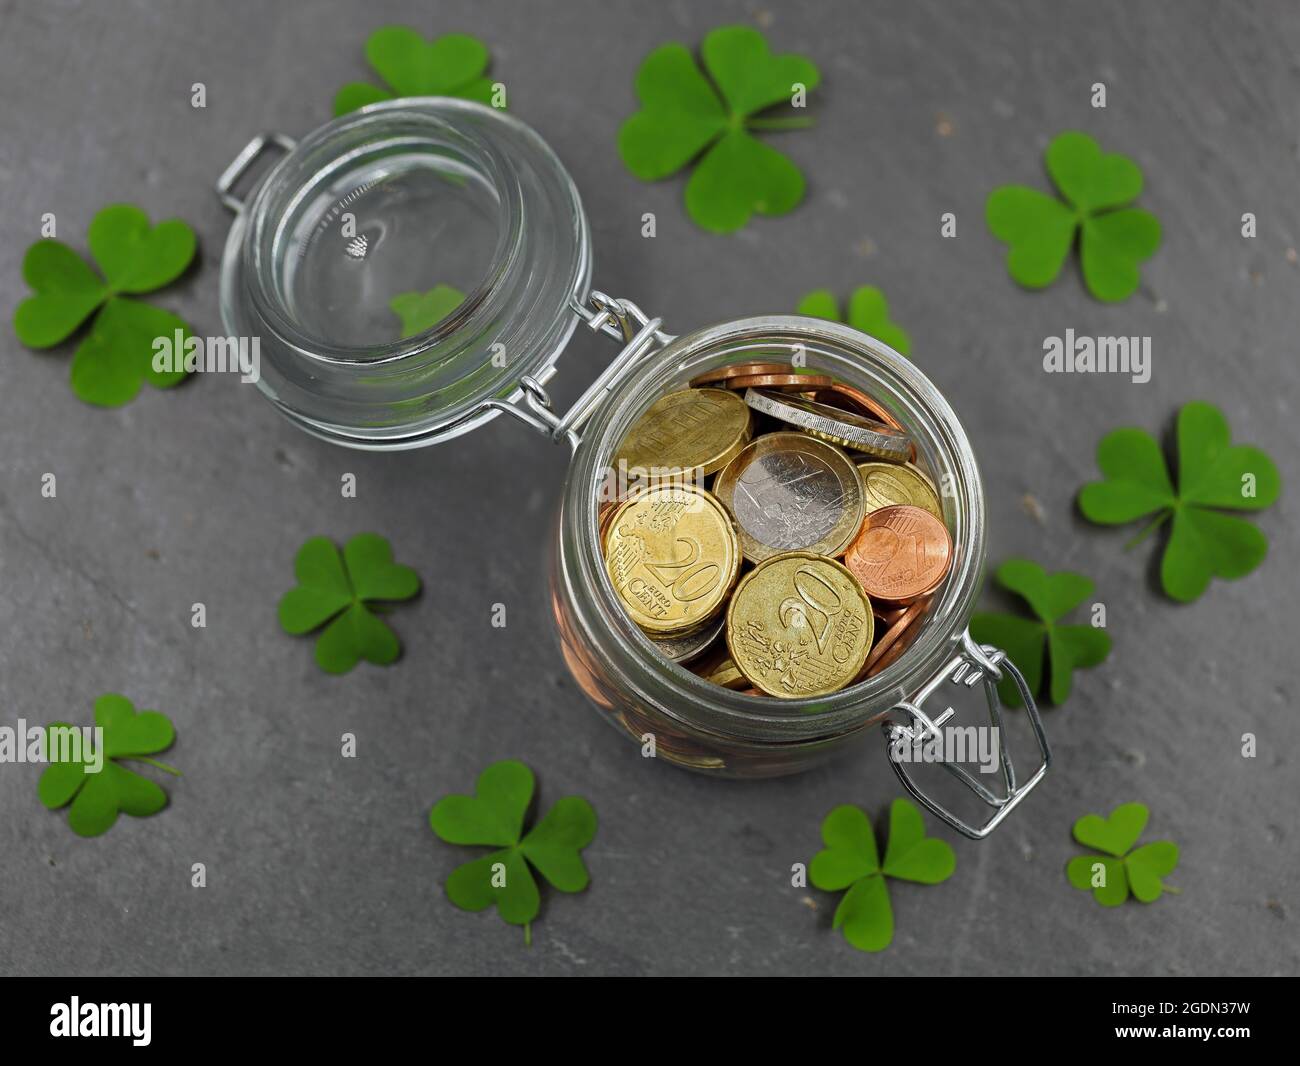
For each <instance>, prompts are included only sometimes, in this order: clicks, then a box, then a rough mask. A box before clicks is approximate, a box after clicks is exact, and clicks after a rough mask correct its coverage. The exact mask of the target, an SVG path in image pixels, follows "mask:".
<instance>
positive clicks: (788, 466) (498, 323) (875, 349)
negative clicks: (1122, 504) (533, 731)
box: [217, 98, 1050, 837]
mask: <svg viewBox="0 0 1300 1066" xmlns="http://www.w3.org/2000/svg"><path fill="white" fill-rule="evenodd" d="M272 151H279V152H282V153H284V154H283V155H282V157H281V158H280V159H279V160H278V162H276V163H275V164H274V165H273V166H271V167H270V169H269V170H267V171H266V172H265V174H264V176H263V177H262V178H261V179H260V181H258V182H257V183H256V184H255V186H254V189H253V191H252V192H251V193H250V194H249V195H248V197H247V199H241V198H240V197H239V196H238V195H237V193H236V192H235V189H236V186H237V185H239V184H243V183H245V182H244V181H243V179H244V177H245V174H246V172H247V171H248V170H249V169H250V167H251V166H252V165H253V163H254V162H255V161H256V160H258V158H259V157H260V156H261V155H262V154H263V153H265V152H272ZM217 190H218V193H219V195H220V196H221V198H222V200H223V202H225V203H226V204H227V206H229V207H230V208H231V209H232V210H234V211H235V213H236V217H235V222H234V224H233V225H232V227H231V231H230V235H229V237H228V239H227V242H226V247H225V254H224V258H223V262H222V271H221V308H222V317H223V321H224V324H225V328H226V330H227V332H228V333H229V334H230V335H232V336H235V337H249V338H251V337H259V338H260V349H261V368H260V369H261V374H260V380H259V382H258V387H259V388H260V389H261V391H262V392H263V394H264V395H265V396H267V398H268V399H270V400H271V402H272V403H274V404H275V405H276V407H277V408H279V410H280V411H281V412H282V413H283V414H284V415H285V416H286V417H287V418H289V419H290V421H292V422H294V423H295V424H296V425H298V426H299V427H300V428H302V429H305V430H306V431H308V432H310V433H312V434H314V435H316V436H319V437H322V438H324V439H326V440H330V441H333V442H335V443H339V444H344V445H347V446H350V447H355V448H367V449H375V450H392V449H399V448H410V447H419V446H423V445H426V444H432V443H435V442H437V441H440V440H445V439H449V438H451V437H454V436H457V435H459V434H461V433H464V432H466V431H468V430H470V429H474V428H476V427H478V426H480V425H481V424H482V423H484V422H487V421H489V420H491V419H493V418H495V417H496V416H497V415H499V414H502V413H505V414H508V415H510V416H512V418H513V419H515V420H517V421H520V422H523V423H524V424H525V425H526V426H528V427H529V428H530V429H531V430H533V431H536V432H539V433H541V434H543V435H544V436H545V437H547V438H548V439H550V440H551V441H553V442H556V443H558V444H561V445H565V444H567V445H568V446H569V447H570V448H571V450H572V462H571V466H570V469H569V473H568V477H567V480H566V482H565V486H564V490H563V496H562V499H561V501H560V507H559V515H558V526H557V530H556V535H555V539H554V550H553V553H552V567H551V600H552V604H553V607H554V613H555V619H556V626H557V629H558V633H559V642H560V648H561V651H562V654H563V656H564V659H565V661H566V663H567V664H568V666H569V669H570V670H571V672H572V673H573V675H574V677H575V679H576V680H577V682H578V684H579V686H580V687H581V689H582V691H583V692H584V693H585V694H586V695H587V697H588V698H589V699H590V700H591V702H592V703H593V704H594V705H595V707H596V708H597V709H598V710H599V711H600V712H601V714H602V715H603V716H604V717H605V718H606V719H607V720H608V721H610V722H611V723H612V724H613V725H614V726H615V727H616V728H617V729H619V730H620V731H621V732H622V733H624V734H625V735H626V736H627V737H628V738H629V739H631V740H632V741H633V742H634V743H636V744H637V745H640V746H643V747H646V748H647V749H649V750H653V751H654V754H655V756H656V758H658V759H660V760H662V761H665V762H669V763H672V764H675V765H677V766H682V767H686V768H689V769H691V770H695V771H698V772H702V773H706V774H710V775H714V776H720V777H737V778H759V777H771V776H776V775H781V774H789V773H795V772H798V771H801V770H804V769H807V768H809V767H812V766H815V765H818V764H820V763H822V762H823V761H825V760H826V759H828V758H830V757H831V756H833V755H836V754H838V753H840V752H842V751H844V750H846V749H848V748H849V747H851V746H853V745H854V744H855V743H856V742H857V741H859V740H860V739H861V738H862V737H864V736H866V735H869V734H871V733H874V732H876V730H875V729H873V728H872V727H879V728H880V729H881V731H882V732H883V736H884V744H885V749H886V756H887V758H888V759H889V761H890V764H891V765H892V766H893V767H894V770H895V772H896V773H897V774H898V776H899V778H900V780H901V781H902V783H903V785H904V786H905V787H906V788H907V789H908V791H909V792H910V793H912V794H913V795H914V796H916V797H917V798H918V799H919V800H920V801H921V802H922V803H924V804H925V805H926V806H928V807H929V808H930V809H931V810H932V811H934V812H935V813H936V814H937V815H938V816H939V817H941V818H942V819H943V820H944V821H946V822H947V823H948V824H949V825H951V826H953V827H954V828H956V829H958V830H959V831H960V832H962V833H965V834H966V835H968V836H972V837H982V836H984V835H986V834H987V833H988V832H990V831H991V830H992V829H993V828H994V827H995V826H996V825H997V824H998V823H999V822H1000V821H1001V820H1002V819H1003V818H1004V817H1005V816H1006V815H1007V814H1008V813H1009V812H1010V811H1011V810H1012V809H1013V808H1014V807H1015V806H1016V805H1017V804H1018V803H1019V802H1020V801H1021V800H1022V799H1023V798H1024V797H1025V796H1026V795H1027V794H1028V793H1029V791H1030V790H1031V789H1032V788H1033V787H1034V786H1035V785H1036V784H1037V783H1038V781H1039V780H1041V779H1042V777H1043V775H1044V774H1045V773H1046V771H1047V768H1048V764H1049V762H1050V753H1049V750H1048V746H1047V740H1046V737H1045V736H1044V734H1043V730H1042V725H1041V720H1040V718H1039V714H1038V711H1037V709H1036V707H1035V705H1034V701H1033V699H1032V695H1031V694H1030V693H1029V692H1028V691H1027V689H1026V686H1025V684H1024V681H1023V678H1022V677H1021V675H1020V673H1019V671H1018V670H1017V669H1016V668H1015V666H1014V664H1012V663H1011V662H1010V661H1009V660H1008V659H1007V658H1006V656H1005V655H1004V653H1003V652H1001V651H1000V650H998V649H996V648H992V647H989V646H980V645H977V644H975V643H974V641H972V639H971V637H970V635H969V633H968V632H967V629H966V625H967V622H968V621H969V618H970V615H971V613H972V611H973V609H974V605H975V601H976V598H977V596H978V593H979V588H980V582H981V572H982V568H983V564H984V559H985V554H986V546H985V515H984V497H983V490H982V487H981V484H980V478H979V472H978V469H977V467H976V462H975V457H974V455H973V454H972V452H971V448H970V444H969V441H968V440H967V438H966V435H965V433H964V431H963V430H962V428H961V425H960V423H959V421H958V420H957V417H956V415H955V413H954V412H953V410H952V408H951V407H950V406H949V405H948V403H947V401H946V400H945V399H944V397H943V396H942V395H940V393H939V392H938V391H937V390H936V389H935V388H934V386H933V385H932V384H931V383H930V382H929V381H928V380H927V379H926V377H925V376H924V375H923V374H922V373H921V372H920V371H919V370H918V369H917V368H916V367H915V366H913V365H912V364H911V363H910V362H909V361H908V360H906V359H904V358H903V357H902V356H900V355H898V354H897V353H896V352H894V351H893V350H892V349H890V348H889V347H887V346H886V345H884V344H882V343H881V342H879V341H877V340H875V339H874V338H872V337H869V336H867V335H866V334H863V333H860V332H858V331H856V330H853V329H851V328H849V327H848V326H845V325H841V324H838V323H832V322H826V321H822V320H820V319H813V318H805V317H802V316H794V315H776V316H759V317H752V318H744V319H739V320H736V321H731V322H725V323H722V324H720V325H715V326H710V327H708V328H705V329H701V330H698V331H696V332H694V333H691V334H690V335H688V336H683V337H674V336H672V335H671V334H669V333H667V332H666V331H665V330H664V328H663V322H662V320H661V319H660V318H657V317H652V316H649V315H647V314H646V313H644V312H643V311H642V310H641V309H640V308H639V307H638V306H637V305H636V304H635V303H633V302H632V301H631V300H628V299H620V298H613V297H610V296H607V295H605V294H603V293H601V292H599V291H595V290H592V288H591V284H590V282H591V271H592V260H591V242H590V235H589V231H588V226H587V221H586V217H585V215H584V213H583V209H582V204H581V200H580V198H579V195H578V191H577V189H576V188H575V187H574V185H573V182H572V180H571V179H570V178H569V176H568V174H567V173H566V172H565V170H564V167H563V165H562V164H561V163H560V161H559V159H558V158H557V157H556V156H555V154H554V153H553V152H552V151H551V149H550V148H549V147H548V146H547V144H546V143H545V142H544V141H543V140H542V139H541V138H540V137H539V136H538V135H537V134H536V133H535V132H534V131H533V130H532V129H530V128H529V127H528V126H526V125H524V124H523V123H522V122H520V121H518V120H517V119H515V118H513V117H511V116H510V115H508V114H506V113H504V112H502V111H498V110H495V109H492V108H489V107H485V106H483V105H480V104H475V103H472V102H469V101H463V100H455V99H449V98H421V99H406V100H394V101H389V102H385V103H381V104H374V105H371V106H369V107H366V108H363V109H362V110H360V111H358V112H354V113H352V114H349V115H345V116H342V117H341V118H338V119H335V120H334V121H332V122H330V123H328V124H327V125H325V126H322V127H321V128H320V129H318V130H316V131H314V132H313V133H311V134H310V135H308V136H307V137H306V138H304V139H303V140H302V141H301V142H294V141H292V140H290V139H289V138H287V137H284V136H280V135H262V136H259V137H256V138H254V139H253V140H252V141H250V142H249V144H248V145H247V146H246V147H245V148H244V150H243V151H242V152H241V153H240V154H239V155H238V156H237V157H236V159H235V160H234V162H232V164H231V165H230V167H229V168H227V170H226V172H225V173H224V174H222V176H221V177H220V179H219V180H218V182H217ZM579 325H583V326H585V327H586V328H588V329H590V330H592V331H593V332H597V333H600V334H603V335H605V336H606V337H608V338H609V339H610V340H611V341H612V342H613V346H612V347H611V355H612V358H611V361H610V363H609V364H608V365H607V366H606V367H605V368H604V369H603V370H602V371H601V372H600V373H599V375H598V376H597V377H596V379H595V380H594V381H593V382H592V383H591V385H590V386H589V387H588V388H587V389H586V391H584V392H583V394H582V395H581V396H580V397H579V399H578V400H577V401H576V402H575V403H574V404H573V406H572V407H571V408H570V409H569V410H568V411H563V412H561V411H556V410H555V409H554V407H553V405H552V403H551V400H550V397H549V395H548V393H547V391H546V388H545V385H546V382H547V381H548V380H549V378H550V377H551V376H552V375H553V374H554V373H555V370H556V360H557V359H558V357H559V355H560V353H561V352H562V351H563V350H564V348H565V345H566V344H567V342H568V340H569V338H570V337H571V336H572V334H573V331H574V330H575V329H576V328H577V327H578V326H579ZM494 431H496V432H508V431H512V430H507V429H505V428H498V429H497V430H494ZM1007 676H1009V677H1010V678H1011V679H1012V680H1013V681H1014V682H1015V683H1016V684H1017V685H1018V686H1019V689H1020V691H1021V694H1022V696H1023V697H1024V702H1025V706H1026V712H1025V713H1026V716H1027V721H1028V724H1029V726H1030V727H1031V728H1032V731H1033V735H1034V738H1035V740H1036V742H1037V747H1038V749H1039V751H1038V753H1037V754H1038V758H1037V760H1036V761H1035V764H1034V768H1033V772H1032V773H1031V774H1030V775H1029V777H1028V779H1027V780H1023V781H1020V780H1018V779H1017V775H1016V773H1015V769H1014V765H1013V763H1012V760H1011V758H1010V755H1009V753H1008V752H1007V751H1006V749H1005V747H1004V746H1002V745H1001V744H1000V743H999V741H1000V739H1001V735H1002V730H1001V727H1002V716H1001V709H1000V704H999V702H998V698H997V690H996V686H997V683H998V681H1000V680H1001V679H1002V678H1003V677H1007ZM977 689H979V690H982V695H983V697H984V698H985V700H986V703H987V715H983V714H981V715H979V716H977V717H975V718H973V719H971V718H970V716H969V715H966V714H963V715H962V718H963V719H970V721H966V722H964V723H961V724H960V727H959V723H958V722H957V721H954V722H953V724H952V725H948V724H946V723H947V722H948V720H949V719H950V718H954V717H955V714H956V712H955V711H954V709H953V708H952V707H950V706H948V703H947V700H948V697H949V695H950V694H961V695H963V696H964V697H965V701H966V703H972V702H978V700H975V699H972V696H971V695H967V694H973V695H974V696H979V695H980V693H979V692H976V690H977ZM971 721H973V722H974V723H975V725H974V726H972V725H971V724H970V722H971ZM976 728H980V729H983V730H986V731H988V732H989V735H991V736H992V737H993V740H994V743H995V744H997V746H998V757H997V759H996V760H995V765H994V767H993V768H994V769H995V770H996V779H995V780H994V782H993V785H994V786H995V787H989V786H986V785H985V784H983V783H982V782H981V781H980V779H979V777H978V776H976V774H974V773H972V772H971V771H970V770H968V769H967V768H966V765H965V763H969V762H970V761H971V760H970V759H968V758H966V759H962V758H954V757H953V753H952V750H951V748H952V745H951V743H948V741H947V740H946V739H945V738H949V739H950V738H952V737H958V738H962V739H971V738H973V737H974V735H975V729H976ZM972 746H973V740H972ZM927 751H928V752H929V753H930V754H931V756H934V755H936V754H938V755H940V756H943V758H941V759H940V760H939V766H941V767H942V769H944V770H947V771H948V772H949V773H950V774H952V775H953V776H954V777H955V778H956V779H957V780H958V781H960V782H961V783H962V784H964V785H966V786H967V787H968V788H969V790H970V791H971V792H972V793H973V794H974V796H975V797H976V798H977V799H978V800H979V801H980V803H982V804H983V805H985V808H986V809H985V810H984V812H983V815H982V816H981V817H979V818H975V819H972V820H968V818H967V817H966V816H964V815H962V814H959V813H956V812H955V811H954V810H951V809H949V806H948V805H947V804H940V803H937V802H933V801H932V799H931V798H930V797H929V795H928V787H927V788H923V787H921V786H920V785H919V784H918V778H920V777H921V775H922V774H923V773H935V772H937V769H936V768H934V767H925V766H915V767H914V764H917V763H924V762H926V761H934V759H933V758H931V759H930V760H926V759H925V758H923V756H924V754H925V752H927ZM984 769H985V770H986V771H987V770H988V769H989V767H985V768H984Z"/></svg>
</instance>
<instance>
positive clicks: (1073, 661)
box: [970, 559, 1110, 707]
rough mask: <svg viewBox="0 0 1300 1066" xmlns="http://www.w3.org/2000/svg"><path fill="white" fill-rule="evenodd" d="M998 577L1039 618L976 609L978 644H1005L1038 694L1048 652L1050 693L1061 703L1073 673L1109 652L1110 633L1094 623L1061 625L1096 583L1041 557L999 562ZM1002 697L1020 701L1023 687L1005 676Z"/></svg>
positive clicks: (1067, 694)
mask: <svg viewBox="0 0 1300 1066" xmlns="http://www.w3.org/2000/svg"><path fill="white" fill-rule="evenodd" d="M996 577H997V582H998V584H999V585H1001V586H1002V587H1003V588H1004V589H1007V590H1008V591H1010V592H1014V593H1016V594H1017V595H1019V596H1021V597H1022V598H1023V599H1024V600H1025V602H1026V603H1028V604H1029V606H1030V608H1031V609H1032V610H1033V612H1034V614H1036V615H1037V616H1038V620H1037V621H1035V620H1033V619H1030V618H1021V617H1019V616H1017V615H1010V614H977V615H975V616H974V617H973V618H972V619H971V620H970V632H971V636H972V637H974V638H975V642H976V643H977V644H992V645H994V646H995V647H998V648H1001V649H1002V650H1003V651H1005V652H1006V653H1007V656H1008V657H1009V658H1010V659H1011V661H1012V662H1013V663H1015V664H1016V666H1017V667H1018V668H1019V670H1020V672H1021V673H1022V674H1024V677H1025V683H1026V684H1027V685H1028V686H1029V691H1030V692H1031V693H1033V694H1034V695H1035V696H1037V695H1038V694H1039V691H1040V689H1041V688H1042V683H1043V655H1044V652H1046V655H1047V659H1048V662H1049V663H1050V668H1049V678H1050V681H1049V683H1048V689H1047V691H1048V695H1049V696H1050V697H1051V700H1052V702H1053V703H1055V704H1057V705H1060V704H1062V703H1064V702H1065V701H1066V700H1067V699H1069V698H1070V675H1071V673H1072V672H1073V671H1075V670H1081V669H1084V668H1086V667H1089V666H1096V665H1097V664H1098V663H1100V662H1101V661H1102V660H1103V659H1105V658H1106V656H1107V655H1109V654H1110V635H1109V634H1108V633H1107V632H1106V631H1105V630H1104V629H1098V628H1095V627H1094V626H1090V625H1060V624H1059V623H1060V620H1061V619H1062V618H1064V617H1065V616H1066V615H1068V614H1069V613H1070V612H1071V611H1073V610H1074V609H1075V608H1076V607H1078V606H1079V604H1081V603H1083V602H1084V600H1086V599H1087V598H1088V597H1089V596H1091V595H1092V591H1093V584H1092V582H1091V581H1090V580H1088V578H1086V577H1084V576H1083V575H1082V574H1074V573H1071V572H1070V571H1068V570H1063V571H1061V572H1059V573H1055V574H1049V573H1047V571H1046V570H1044V569H1043V568H1042V567H1041V566H1039V565H1038V564H1037V563H1031V562H1029V561H1028V560H1025V559H1009V560H1008V561H1007V562H1005V563H1003V564H1002V565H1001V566H1000V567H998V571H997V575H996ZM998 695H999V696H1000V697H1001V699H1002V702H1003V703H1005V704H1007V705H1008V706H1011V707H1018V706H1020V703H1021V699H1020V690H1019V689H1018V688H1017V687H1016V685H1015V683H1014V682H1013V681H1012V680H1011V679H1010V678H1009V677H1004V678H1003V679H1002V683H1001V684H1000V685H999V686H998Z"/></svg>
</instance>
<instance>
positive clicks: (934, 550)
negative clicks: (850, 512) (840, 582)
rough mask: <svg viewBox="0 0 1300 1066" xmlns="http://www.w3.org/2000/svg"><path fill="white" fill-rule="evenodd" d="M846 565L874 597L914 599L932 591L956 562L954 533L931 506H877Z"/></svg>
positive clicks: (854, 542)
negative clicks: (928, 507) (927, 509)
mask: <svg viewBox="0 0 1300 1066" xmlns="http://www.w3.org/2000/svg"><path fill="white" fill-rule="evenodd" d="M844 565H845V566H847V567H848V568H849V569H850V570H851V571H852V572H853V576H854V577H856V578H857V579H858V581H859V582H860V583H861V584H862V588H863V589H864V590H865V591H866V593H867V595H868V596H870V597H871V598H872V600H873V601H874V600H876V599H881V600H885V601H886V602H888V603H909V602H910V601H912V600H914V599H916V598H917V597H919V596H925V595H927V594H928V593H931V592H933V591H934V590H935V589H936V588H938V586H939V582H941V581H942V580H943V579H944V577H945V576H946V575H947V573H948V568H949V566H951V565H952V538H951V537H949V536H948V529H947V527H946V526H945V525H944V524H943V523H942V522H940V521H939V520H938V519H937V518H935V517H934V515H932V514H931V513H930V512H929V511H926V510H923V509H921V508H920V507H912V506H910V505H909V504H897V505H895V506H893V507H882V508H880V509H879V510H878V511H872V512H871V513H870V514H869V515H867V517H866V520H865V521H864V522H863V523H862V530H861V532H859V533H858V535H857V537H856V538H855V539H854V541H853V543H852V544H850V545H849V550H848V552H847V553H846V554H845V556H844Z"/></svg>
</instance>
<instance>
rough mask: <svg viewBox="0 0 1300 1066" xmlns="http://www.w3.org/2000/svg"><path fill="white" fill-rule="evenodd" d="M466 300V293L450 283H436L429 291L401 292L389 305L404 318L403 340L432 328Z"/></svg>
mask: <svg viewBox="0 0 1300 1066" xmlns="http://www.w3.org/2000/svg"><path fill="white" fill-rule="evenodd" d="M464 301H465V294H464V293H463V292H461V291H460V290H459V289H453V288H452V287H451V286H450V285H435V286H434V287H433V288H432V289H430V290H429V291H428V292H399V293H398V294H397V295H396V296H394V297H393V298H392V299H391V300H389V301H388V306H389V307H391V308H392V309H393V313H394V314H395V315H397V317H398V318H400V319H401V320H402V340H406V338H407V337H414V336H415V335H416V334H417V333H423V332H424V331H425V330H426V329H432V328H433V327H434V326H436V325H437V324H438V323H439V322H441V321H442V320H443V319H444V318H446V317H447V316H448V315H449V314H451V313H452V312H453V311H454V310H456V308H458V307H459V306H460V305H461V304H462V303H464Z"/></svg>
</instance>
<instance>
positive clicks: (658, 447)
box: [614, 389, 751, 477]
mask: <svg viewBox="0 0 1300 1066" xmlns="http://www.w3.org/2000/svg"><path fill="white" fill-rule="evenodd" d="M750 432H751V419H750V414H749V408H748V407H747V406H746V405H745V402H744V400H742V399H741V398H740V396H738V395H737V394H736V393H734V392H731V391H729V390H727V389H682V390H680V391H679V392H670V393H668V395H666V396H660V397H659V399H657V400H655V402H654V403H652V404H651V405H650V407H649V408H648V409H647V410H646V412H645V414H643V415H642V416H641V417H640V418H639V419H637V421H636V423H635V424H634V425H633V426H632V428H631V429H630V430H629V431H628V434H627V436H626V437H625V438H624V439H623V443H622V444H621V445H620V446H619V448H618V451H617V452H616V453H615V455H614V461H615V463H616V464H617V463H619V462H624V463H626V464H627V468H628V469H629V470H644V471H665V470H668V471H671V470H678V471H682V472H683V473H685V474H686V475H688V476H690V475H693V476H696V477H704V476H707V475H708V474H712V473H716V472H717V471H719V470H721V469H722V468H723V467H724V466H726V465H727V463H729V462H730V461H731V460H732V459H733V458H734V457H735V455H736V453H737V452H739V451H740V449H741V448H743V447H744V446H745V445H746V444H748V443H749V436H750Z"/></svg>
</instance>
